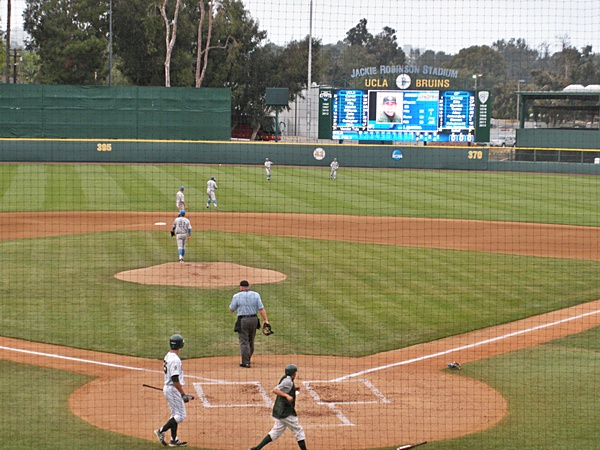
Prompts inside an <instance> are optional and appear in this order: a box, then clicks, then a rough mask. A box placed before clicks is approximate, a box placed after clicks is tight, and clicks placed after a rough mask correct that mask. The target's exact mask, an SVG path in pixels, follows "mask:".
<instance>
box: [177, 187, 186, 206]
mask: <svg viewBox="0 0 600 450" xmlns="http://www.w3.org/2000/svg"><path fill="white" fill-rule="evenodd" d="M184 190H185V188H184V187H183V186H181V187H180V188H179V192H177V195H175V204H176V205H177V211H181V210H183V209H187V206H186V205H185V196H184V195H183V191H184Z"/></svg>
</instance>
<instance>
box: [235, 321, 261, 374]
mask: <svg viewBox="0 0 600 450" xmlns="http://www.w3.org/2000/svg"><path fill="white" fill-rule="evenodd" d="M257 325H258V317H257V316H250V317H242V319H241V322H240V331H239V332H238V338H239V340H240V354H241V355H242V364H250V358H252V355H253V354H254V339H255V338H256V327H257Z"/></svg>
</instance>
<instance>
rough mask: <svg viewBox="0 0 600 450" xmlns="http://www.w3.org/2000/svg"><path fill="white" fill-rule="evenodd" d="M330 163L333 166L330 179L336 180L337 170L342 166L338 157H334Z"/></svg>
mask: <svg viewBox="0 0 600 450" xmlns="http://www.w3.org/2000/svg"><path fill="white" fill-rule="evenodd" d="M329 165H330V166H331V173H330V174H329V179H330V180H335V179H336V178H337V170H338V169H339V168H340V164H339V163H338V162H337V158H333V161H331V164H329Z"/></svg>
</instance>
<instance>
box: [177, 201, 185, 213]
mask: <svg viewBox="0 0 600 450" xmlns="http://www.w3.org/2000/svg"><path fill="white" fill-rule="evenodd" d="M182 209H184V208H183V203H179V202H177V211H181V210H182Z"/></svg>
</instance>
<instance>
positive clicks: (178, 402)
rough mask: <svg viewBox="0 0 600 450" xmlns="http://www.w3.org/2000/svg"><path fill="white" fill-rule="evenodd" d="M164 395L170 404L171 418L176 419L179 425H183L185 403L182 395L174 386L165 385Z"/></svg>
mask: <svg viewBox="0 0 600 450" xmlns="http://www.w3.org/2000/svg"><path fill="white" fill-rule="evenodd" d="M163 394H165V398H166V399H167V403H168V404H169V409H170V410H171V417H173V418H174V419H175V421H176V422H177V423H181V422H183V421H184V420H185V403H183V399H182V398H181V394H180V393H179V391H178V390H177V389H176V388H175V387H174V386H169V385H165V386H164V387H163Z"/></svg>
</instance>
